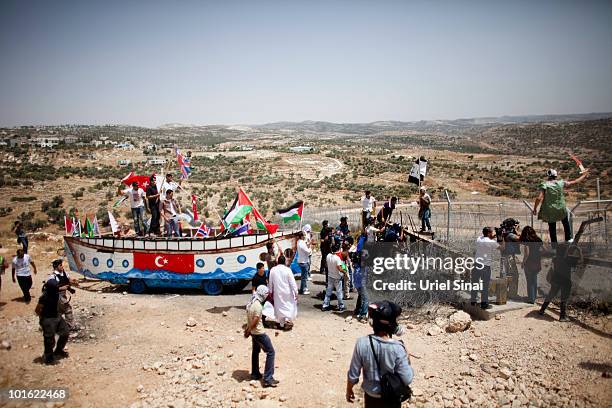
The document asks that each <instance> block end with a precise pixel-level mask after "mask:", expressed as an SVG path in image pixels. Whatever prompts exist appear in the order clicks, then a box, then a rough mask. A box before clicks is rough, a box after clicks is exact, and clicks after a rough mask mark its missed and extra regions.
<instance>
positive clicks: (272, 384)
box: [263, 379, 280, 388]
mask: <svg viewBox="0 0 612 408" xmlns="http://www.w3.org/2000/svg"><path fill="white" fill-rule="evenodd" d="M279 383H280V381H278V380H274V379H272V380H270V381H265V382H264V383H263V387H264V388H269V387H272V388H276V386H277V385H278V384H279Z"/></svg>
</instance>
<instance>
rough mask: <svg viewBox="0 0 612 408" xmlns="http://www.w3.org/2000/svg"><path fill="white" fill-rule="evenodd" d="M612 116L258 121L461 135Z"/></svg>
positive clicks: (278, 126)
mask: <svg viewBox="0 0 612 408" xmlns="http://www.w3.org/2000/svg"><path fill="white" fill-rule="evenodd" d="M610 118H612V112H606V113H586V114H571V115H531V116H502V117H497V118H495V117H490V118H486V117H485V118H466V119H453V120H421V121H416V122H401V121H377V122H371V123H333V122H322V121H312V120H307V121H303V122H274V123H266V124H263V125H255V126H252V127H253V128H258V129H263V130H283V129H284V130H293V131H301V132H309V133H328V134H329V133H343V134H354V135H375V134H377V133H381V132H388V131H406V130H409V131H415V132H423V133H442V134H453V135H454V136H458V135H461V134H463V133H466V132H468V133H469V132H473V131H482V130H485V129H488V128H491V127H494V126H499V125H517V124H530V123H566V122H576V121H589V120H600V119H610Z"/></svg>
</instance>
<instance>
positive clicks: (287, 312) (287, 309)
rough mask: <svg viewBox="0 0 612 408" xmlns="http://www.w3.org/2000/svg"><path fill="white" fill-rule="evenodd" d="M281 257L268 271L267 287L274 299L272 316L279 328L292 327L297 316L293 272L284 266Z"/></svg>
mask: <svg viewBox="0 0 612 408" xmlns="http://www.w3.org/2000/svg"><path fill="white" fill-rule="evenodd" d="M285 262H286V259H285V257H284V256H283V255H281V256H279V257H278V265H276V266H275V267H274V268H272V269H271V270H270V276H269V277H268V280H269V283H268V287H269V288H270V292H271V293H272V295H273V297H274V316H275V318H276V321H277V322H278V324H279V325H280V327H281V328H283V329H284V328H285V327H287V329H290V328H291V327H293V320H294V319H295V318H296V316H297V297H298V296H297V295H298V287H297V284H296V283H295V278H294V277H293V272H292V271H291V269H289V268H288V267H287V266H286V265H285Z"/></svg>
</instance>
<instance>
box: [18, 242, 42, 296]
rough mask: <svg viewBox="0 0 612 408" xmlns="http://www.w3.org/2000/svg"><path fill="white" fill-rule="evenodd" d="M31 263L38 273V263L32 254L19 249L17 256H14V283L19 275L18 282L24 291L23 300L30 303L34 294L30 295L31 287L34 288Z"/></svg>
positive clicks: (35, 272)
mask: <svg viewBox="0 0 612 408" xmlns="http://www.w3.org/2000/svg"><path fill="white" fill-rule="evenodd" d="M30 265H32V268H33V269H34V274H37V273H38V271H37V270H36V265H34V261H32V259H31V258H30V255H28V254H24V253H23V249H18V250H17V256H16V257H14V258H13V283H15V276H17V280H16V281H17V282H18V283H19V287H20V288H21V291H22V292H23V300H24V302H26V303H30V301H31V300H32V296H30V289H31V288H32V272H31V271H30Z"/></svg>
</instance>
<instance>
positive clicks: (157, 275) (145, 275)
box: [81, 267, 256, 283]
mask: <svg viewBox="0 0 612 408" xmlns="http://www.w3.org/2000/svg"><path fill="white" fill-rule="evenodd" d="M255 272H256V270H255V268H253V267H247V268H244V269H241V270H239V271H236V272H226V271H224V270H222V269H219V268H217V269H216V270H215V271H214V272H206V273H198V272H194V273H175V272H170V271H160V270H148V269H144V270H143V269H136V268H132V269H131V270H129V271H128V272H124V273H118V272H111V271H106V272H100V273H93V272H91V271H90V270H81V273H82V274H83V275H85V276H89V277H92V278H96V279H103V280H108V281H111V282H117V283H122V282H127V281H128V279H157V280H167V281H200V280H203V279H218V280H222V281H224V280H229V281H233V280H237V279H251V278H253V275H254V274H255Z"/></svg>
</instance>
